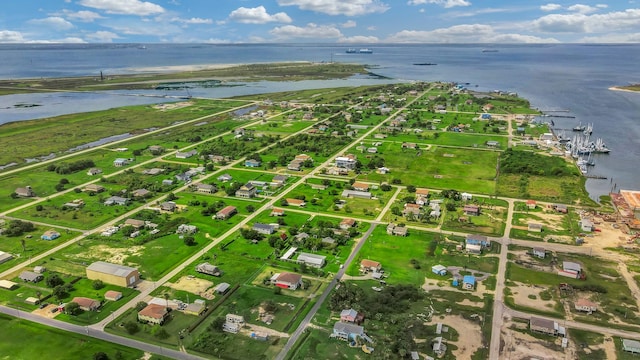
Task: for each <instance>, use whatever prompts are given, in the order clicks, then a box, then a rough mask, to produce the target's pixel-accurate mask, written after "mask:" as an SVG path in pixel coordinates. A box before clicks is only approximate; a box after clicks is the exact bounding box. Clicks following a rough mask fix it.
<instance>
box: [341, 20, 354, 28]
mask: <svg viewBox="0 0 640 360" xmlns="http://www.w3.org/2000/svg"><path fill="white" fill-rule="evenodd" d="M357 25H358V24H356V22H355V21H353V20H347V21H345V22H344V23H342V25H341V26H342V27H343V28H345V29H347V28H353V27H356V26H357Z"/></svg>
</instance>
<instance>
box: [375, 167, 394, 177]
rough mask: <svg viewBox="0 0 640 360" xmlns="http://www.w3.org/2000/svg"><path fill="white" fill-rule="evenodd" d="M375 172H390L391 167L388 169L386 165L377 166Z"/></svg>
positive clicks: (383, 173)
mask: <svg viewBox="0 0 640 360" xmlns="http://www.w3.org/2000/svg"><path fill="white" fill-rule="evenodd" d="M376 172H377V173H378V174H382V175H385V174H388V173H390V172H391V169H389V168H388V167H386V166H383V167H379V168H377V169H376Z"/></svg>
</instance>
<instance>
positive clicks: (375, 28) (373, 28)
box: [367, 25, 378, 31]
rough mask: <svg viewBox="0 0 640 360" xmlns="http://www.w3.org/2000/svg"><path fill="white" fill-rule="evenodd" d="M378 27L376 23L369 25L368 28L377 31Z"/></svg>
mask: <svg viewBox="0 0 640 360" xmlns="http://www.w3.org/2000/svg"><path fill="white" fill-rule="evenodd" d="M377 29H378V28H377V27H375V26H374V25H371V26H367V30H369V31H376V30H377Z"/></svg>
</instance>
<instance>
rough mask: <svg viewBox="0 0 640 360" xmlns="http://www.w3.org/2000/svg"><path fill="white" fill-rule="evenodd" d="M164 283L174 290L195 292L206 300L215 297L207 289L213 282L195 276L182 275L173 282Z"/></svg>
mask: <svg viewBox="0 0 640 360" xmlns="http://www.w3.org/2000/svg"><path fill="white" fill-rule="evenodd" d="M166 285H167V286H168V287H170V288H173V289H176V290H182V291H187V292H190V293H192V294H197V295H199V296H202V297H203V298H205V299H207V300H211V299H213V298H214V297H215V296H214V295H213V292H212V291H208V289H210V288H211V287H212V286H213V282H211V281H209V280H204V279H200V278H197V277H188V276H183V277H181V278H180V279H178V281H176V282H175V283H170V282H168V283H167V284H166Z"/></svg>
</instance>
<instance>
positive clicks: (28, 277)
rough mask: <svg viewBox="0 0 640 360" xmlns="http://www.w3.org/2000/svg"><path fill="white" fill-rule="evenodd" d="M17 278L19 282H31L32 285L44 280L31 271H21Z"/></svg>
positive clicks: (40, 275)
mask: <svg viewBox="0 0 640 360" xmlns="http://www.w3.org/2000/svg"><path fill="white" fill-rule="evenodd" d="M18 277H19V278H20V280H22V281H24V282H32V283H37V282H39V281H41V280H42V279H44V276H42V274H38V273H35V272H33V271H23V272H21V273H20V276H18Z"/></svg>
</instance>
